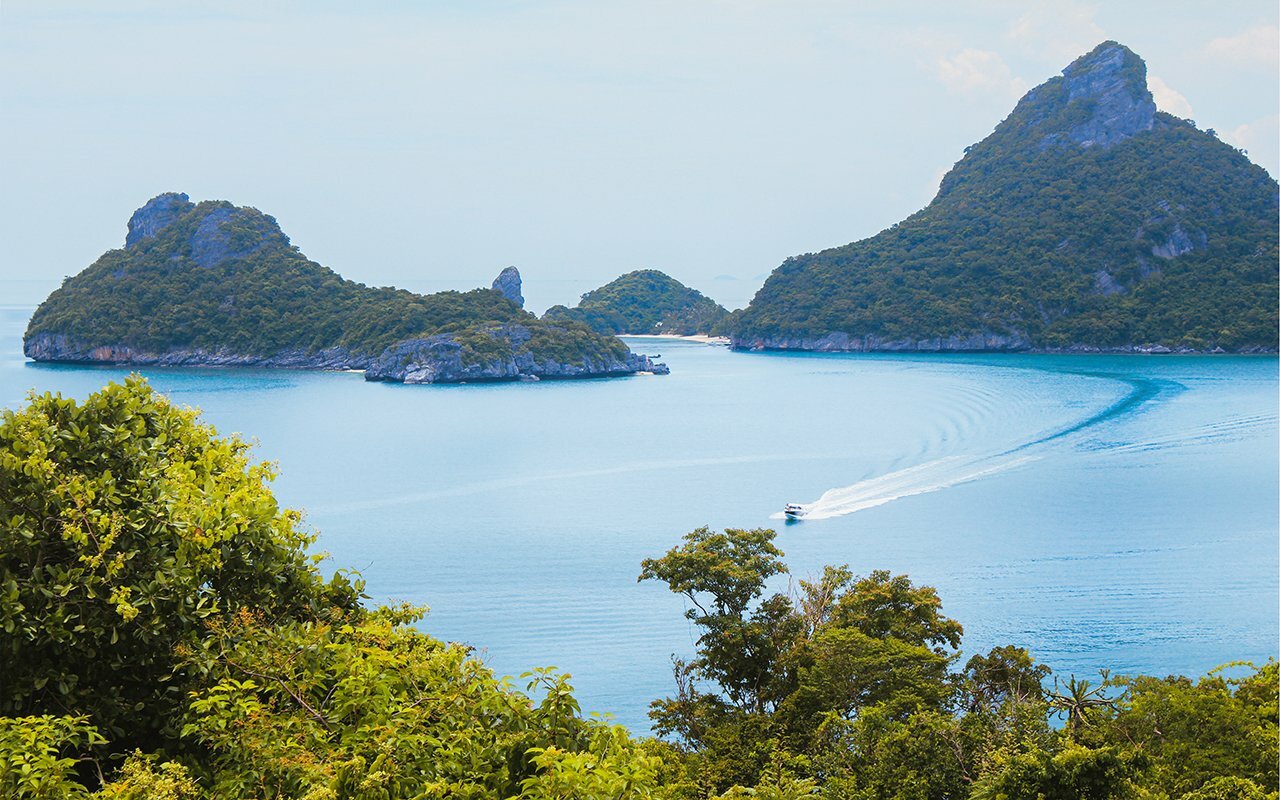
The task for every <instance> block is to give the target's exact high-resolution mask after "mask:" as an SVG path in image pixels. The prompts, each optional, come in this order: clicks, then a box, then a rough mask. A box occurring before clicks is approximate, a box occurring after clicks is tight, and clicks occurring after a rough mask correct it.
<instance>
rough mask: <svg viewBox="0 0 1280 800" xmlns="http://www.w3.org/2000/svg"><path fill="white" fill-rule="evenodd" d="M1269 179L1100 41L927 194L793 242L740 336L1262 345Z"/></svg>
mask: <svg viewBox="0 0 1280 800" xmlns="http://www.w3.org/2000/svg"><path fill="white" fill-rule="evenodd" d="M1278 224H1280V220H1278V218H1277V185H1276V182H1275V180H1274V179H1273V178H1272V177H1271V176H1270V175H1268V174H1267V173H1266V171H1265V170H1263V169H1262V168H1261V167H1258V166H1256V165H1254V164H1253V163H1251V162H1250V161H1249V160H1248V158H1246V157H1245V156H1244V155H1243V154H1242V153H1241V152H1239V151H1237V150H1236V149H1235V148H1233V147H1231V146H1230V145H1227V144H1225V143H1223V142H1222V141H1220V140H1219V139H1218V138H1217V137H1216V135H1215V134H1214V133H1213V131H1201V130H1198V129H1197V128H1196V127H1195V125H1194V124H1193V123H1192V122H1190V121H1188V120H1183V119H1178V118H1176V117H1173V116H1170V115H1169V114H1165V113H1162V112H1159V111H1157V110H1156V107H1155V103H1154V102H1153V100H1152V97H1151V93H1150V91H1149V90H1148V88H1147V84H1146V65H1145V64H1144V63H1143V62H1142V60H1141V59H1140V58H1138V56H1137V55H1135V54H1134V53H1133V52H1131V51H1130V50H1128V49H1127V48H1125V47H1123V46H1122V45H1119V44H1117V43H1115V42H1106V43H1104V44H1102V45H1099V46H1098V47H1097V48H1096V49H1095V50H1093V51H1092V52H1090V53H1089V54H1087V55H1085V56H1082V57H1081V58H1079V59H1078V60H1076V61H1075V62H1073V63H1072V64H1071V65H1070V66H1068V67H1067V68H1066V70H1064V72H1063V75H1062V76H1060V77H1056V78H1053V79H1051V80H1049V81H1048V82H1046V83H1044V84H1043V85H1041V86H1038V87H1036V88H1035V89H1033V90H1032V91H1030V92H1029V93H1028V94H1027V95H1026V96H1025V97H1024V98H1022V100H1021V101H1020V102H1019V103H1018V105H1017V107H1016V108H1015V109H1014V111H1013V113H1012V114H1010V115H1009V117H1008V118H1006V119H1005V120H1004V121H1003V122H1001V123H1000V124H999V125H998V126H997V127H996V129H995V131H994V132H993V133H992V134H991V135H990V136H988V137H987V138H985V139H983V140H982V141H981V142H979V143H977V144H975V145H973V146H972V147H970V148H967V149H966V152H965V156H964V158H963V159H961V160H960V162H959V163H957V164H956V165H955V167H954V168H953V169H952V170H951V171H950V172H949V173H947V175H946V176H945V177H944V178H943V180H942V184H941V188H940V189H939V191H938V195H937V197H936V198H935V199H934V200H933V202H932V203H930V204H929V205H928V206H927V207H926V208H924V209H923V210H921V211H920V212H918V213H916V214H914V215H912V216H910V217H908V218H907V219H905V220H903V221H902V222H900V223H898V224H895V225H893V226H892V227H891V228H889V229H888V230H885V231H882V232H881V233H879V234H877V235H875V236H873V237H871V238H869V239H865V240H862V241H859V242H855V243H853V244H849V245H845V246H843V247H836V248H833V249H830V250H824V251H822V252H819V253H811V254H806V255H802V256H797V257H794V258H791V259H788V260H787V261H786V262H785V263H784V264H782V266H780V267H778V269H776V270H775V271H774V272H773V274H772V275H771V276H770V277H769V279H768V281H767V282H766V283H765V285H764V287H763V288H761V290H760V291H759V293H758V294H757V295H756V297H755V299H754V300H753V301H752V302H751V304H750V306H749V307H748V308H747V309H746V310H745V311H744V312H743V313H741V314H740V315H737V316H736V317H735V318H734V319H733V320H732V321H731V324H730V327H731V330H732V336H733V339H734V343H735V345H736V346H739V347H764V348H782V349H792V348H794V349H818V350H826V349H829V350H882V349H883V350H984V349H1027V348H1032V349H1059V348H1062V349H1076V350H1086V351H1087V350H1093V349H1104V350H1106V349H1114V350H1130V349H1135V348H1139V347H1141V348H1143V349H1150V347H1152V346H1154V347H1156V348H1157V349H1162V348H1169V349H1179V348H1183V349H1194V350H1200V351H1211V350H1215V349H1217V348H1221V349H1223V350H1228V351H1246V352H1249V351H1259V350H1269V351H1274V349H1275V347H1276V340H1277V300H1276V298H1277V258H1278V251H1277V226H1278Z"/></svg>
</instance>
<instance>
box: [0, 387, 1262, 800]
mask: <svg viewBox="0 0 1280 800" xmlns="http://www.w3.org/2000/svg"><path fill="white" fill-rule="evenodd" d="M271 477H272V473H271V470H270V468H269V467H268V466H266V465H262V464H256V463H254V462H253V461H251V460H250V458H249V452H248V448H247V446H246V445H245V444H244V443H243V442H241V441H239V440H238V439H236V438H224V437H220V436H218V435H217V433H216V432H215V431H214V430H213V429H212V428H211V427H209V426H208V425H205V424H202V423H201V422H200V421H199V420H198V418H197V417H196V414H195V412H193V411H189V410H183V409H178V408H175V407H174V406H173V405H171V404H170V403H169V402H168V401H167V400H166V399H165V398H164V397H162V396H160V395H158V394H156V393H155V392H153V391H152V390H151V389H150V387H149V386H148V385H147V384H146V383H145V382H144V381H143V380H142V379H140V378H130V379H129V380H128V381H126V383H125V384H124V385H123V386H121V385H114V384H113V385H109V386H108V387H107V388H105V389H104V390H102V391H101V392H99V393H97V394H94V395H92V396H90V397H89V398H88V399H87V400H86V401H85V402H84V403H76V402H75V401H72V400H66V399H63V398H61V397H57V396H53V395H43V396H39V397H33V398H32V399H31V401H30V403H29V404H28V406H27V407H26V408H25V409H22V410H19V411H5V412H4V413H3V416H2V417H0V596H2V597H3V603H0V630H2V631H3V634H2V635H0V675H3V676H4V680H3V682H0V796H3V797H5V798H15V800H37V799H39V800H57V799H60V798H82V797H86V796H90V793H92V796H93V797H96V798H99V799H100V800H143V799H144V798H146V799H148V800H150V799H152V798H165V799H166V800H212V799H213V798H264V799H266V798H306V799H307V800H388V799H390V798H472V799H473V800H503V799H504V798H528V799H529V800H535V799H536V800H550V799H551V798H556V799H557V800H601V799H602V798H613V799H615V800H703V799H706V800H745V798H749V797H756V798H771V799H772V800H802V798H815V797H821V798H829V799H830V800H880V799H882V798H883V799H885V800H887V799H888V798H908V800H911V799H914V798H919V800H927V799H928V798H956V799H957V800H964V798H973V799H974V800H984V799H986V798H991V799H992V800H996V799H997V798H1037V797H1039V798H1062V799H1063V800H1066V799H1067V798H1072V799H1073V800H1074V798H1089V799H1090V800H1121V799H1122V798H1145V799H1146V800H1223V798H1232V799H1234V800H1267V799H1268V798H1269V799H1270V800H1274V799H1275V797H1276V791H1277V782H1278V781H1280V778H1278V777H1277V762H1278V761H1280V749H1278V742H1280V739H1278V737H1277V704H1278V700H1280V688H1278V685H1280V676H1278V674H1277V664H1276V662H1274V661H1272V662H1269V663H1268V664H1266V665H1264V666H1262V667H1260V668H1258V667H1253V666H1249V665H1233V666H1231V667H1230V668H1229V669H1227V670H1223V671H1214V672H1213V673H1211V674H1209V675H1208V676H1206V677H1203V678H1201V679H1199V680H1196V681H1192V680H1188V679H1186V678H1180V677H1169V678H1153V677H1123V678H1122V677H1111V676H1106V675H1104V676H1103V680H1102V681H1100V682H1099V683H1097V684H1093V683H1090V682H1088V681H1083V680H1077V679H1075V678H1068V679H1066V680H1054V681H1053V682H1052V684H1050V683H1047V682H1046V678H1047V677H1048V676H1049V674H1050V672H1049V669H1048V667H1046V666H1045V665H1042V664H1039V663H1037V662H1035V661H1034V659H1033V658H1032V657H1031V655H1030V654H1029V653H1027V652H1026V651H1025V650H1022V649H1019V648H1017V647H1012V646H1005V647H997V648H994V649H992V650H991V651H989V652H988V653H986V654H985V655H976V656H973V657H971V658H969V659H968V660H967V661H964V662H963V664H961V654H960V651H959V649H958V648H959V646H960V643H961V636H962V633H963V630H962V628H961V626H960V624H959V623H958V622H956V621H955V620H953V619H950V618H949V617H947V616H946V615H945V614H944V613H943V609H942V603H941V600H940V598H939V597H938V594H937V592H936V591H935V590H934V589H933V588H932V587H928V586H916V585H915V584H913V583H912V582H911V581H910V580H909V579H908V578H907V577H906V576H905V575H897V576H895V575H892V574H890V573H888V572H880V571H875V572H871V573H870V574H868V575H865V576H862V577H856V576H854V575H853V574H852V573H851V572H850V570H849V569H848V568H847V567H843V566H839V567H827V568H826V569H825V571H824V572H823V574H822V575H821V577H819V578H815V579H812V580H808V581H803V580H802V581H799V582H798V584H797V588H796V589H795V590H794V591H792V592H790V593H786V594H774V595H766V592H765V586H766V583H767V582H768V581H769V580H770V579H771V578H776V577H778V576H779V575H781V574H783V573H786V571H787V568H786V565H785V563H784V561H783V553H782V552H781V551H780V550H779V549H778V548H777V547H776V545H775V544H774V532H773V531H770V530H733V529H730V530H726V531H724V532H713V531H711V530H708V529H706V528H703V529H699V530H696V531H694V532H692V533H690V534H688V535H687V536H686V537H685V538H684V541H683V542H682V543H680V544H679V545H678V546H676V547H674V548H672V549H671V550H670V551H669V552H668V553H666V554H665V555H663V556H661V557H658V558H654V559H647V560H645V561H644V563H643V564H642V572H641V579H642V580H657V581H660V582H663V583H666V584H667V585H668V586H669V587H670V588H671V590H672V591H674V592H677V593H679V594H681V595H683V596H684V597H685V598H687V600H688V603H689V605H688V608H689V610H688V612H687V616H688V618H689V620H690V622H691V623H692V624H693V625H694V626H695V627H696V629H697V630H698V631H699V632H700V636H699V638H698V642H697V653H696V656H695V657H694V658H693V659H691V660H689V661H677V662H676V670H675V672H676V687H675V689H676V692H675V695H674V696H672V697H669V698H665V699H662V700H659V701H657V702H655V703H654V704H653V713H652V715H651V716H652V718H653V719H654V721H655V723H656V725H655V727H656V730H657V732H658V733H659V735H661V736H663V737H664V738H665V741H663V740H656V739H638V738H636V737H633V736H632V735H631V734H629V733H628V732H626V731H625V730H623V729H621V728H619V727H615V726H610V725H608V724H607V723H604V722H601V721H597V720H593V719H590V718H584V717H583V713H582V710H581V709H580V708H579V706H578V703H577V701H576V700H575V699H574V697H573V693H572V688H571V687H570V685H569V683H568V676H566V675H561V674H558V673H556V672H554V671H551V670H545V669H543V670H539V669H535V670H533V671H532V672H530V673H528V674H526V675H525V676H523V679H524V682H525V685H526V689H527V693H526V692H522V691H518V690H517V689H515V688H514V687H513V686H512V685H511V683H510V682H509V681H507V680H499V679H497V678H496V677H495V676H494V675H493V674H492V673H491V672H490V671H489V670H488V669H487V668H485V667H484V665H483V664H482V663H481V662H480V661H479V660H477V659H476V658H475V657H474V656H473V655H472V654H471V652H470V650H469V648H467V647H464V646H461V645H457V644H450V643H446V642H442V641H439V640H437V639H434V638H432V637H430V636H428V635H427V634H425V633H422V632H421V631H419V630H418V629H417V628H416V627H415V623H417V622H418V621H419V620H420V619H421V617H422V611H421V610H420V609H414V608H409V607H377V608H368V607H367V606H365V605H363V604H362V603H361V600H362V599H364V598H363V597H362V584H361V582H360V581H359V580H358V579H356V578H355V576H352V575H350V574H348V573H338V574H336V575H334V576H332V577H330V578H327V579H326V578H323V577H321V576H320V575H319V573H318V572H317V568H316V567H317V559H316V558H314V557H311V556H309V555H307V554H306V552H305V549H306V547H307V546H308V545H309V544H310V543H311V542H312V536H311V535H310V534H308V533H307V532H306V531H305V530H303V529H302V528H301V526H300V517H299V515H298V514H297V513H296V512H293V511H289V510H285V509H281V508H280V507H279V506H278V505H277V503H276V501H275V498H274V497H273V496H272V493H271V491H270V489H269V488H268V485H267V484H268V482H269V481H270V479H271ZM1055 718H1057V719H1060V720H1061V725H1054V724H1051V723H1052V721H1053V720H1054V719H1055Z"/></svg>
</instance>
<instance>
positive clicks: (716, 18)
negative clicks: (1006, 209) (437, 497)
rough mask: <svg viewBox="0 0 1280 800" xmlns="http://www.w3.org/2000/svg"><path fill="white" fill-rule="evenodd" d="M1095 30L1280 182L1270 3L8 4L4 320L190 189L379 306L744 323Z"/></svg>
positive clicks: (3, 116)
mask: <svg viewBox="0 0 1280 800" xmlns="http://www.w3.org/2000/svg"><path fill="white" fill-rule="evenodd" d="M108 6H109V7H108ZM1106 39H1115V40H1117V41H1119V42H1121V43H1123V44H1125V45H1127V46H1129V47H1130V48H1132V49H1133V50H1134V51H1135V52H1137V53H1138V54H1139V55H1140V56H1142V57H1143V58H1144V59H1145V60H1146V62H1147V65H1148V74H1149V82H1150V85H1151V88H1152V91H1153V93H1154V95H1155V98H1156V103H1157V105H1158V106H1159V107H1160V108H1161V109H1162V110H1164V111H1168V112H1170V113H1172V114H1176V115H1177V116H1180V117H1186V118H1190V119H1194V120H1195V121H1196V123H1197V124H1198V125H1199V126H1200V127H1201V128H1214V129H1215V130H1216V131H1217V132H1218V135H1219V136H1220V137H1221V138H1222V139H1224V140H1226V141H1228V142H1230V143H1232V144H1233V145H1235V146H1238V147H1242V148H1245V149H1246V150H1247V151H1248V153H1249V156H1250V158H1252V159H1253V160H1254V161H1255V162H1256V163H1258V164H1261V165H1262V166H1263V167H1265V168H1266V169H1267V170H1268V171H1269V172H1270V173H1271V174H1272V175H1273V176H1275V175H1277V174H1278V172H1280V6H1278V5H1277V3H1276V2H1275V0H1264V1H1262V2H1256V1H1255V0H1218V2H1214V3H1205V2H1203V1H1202V0H1200V1H1198V2H1182V1H1180V0H1162V1H1161V2H1124V3H1077V2H1072V1H1071V0H1064V1H1063V2H1034V1H1032V2H1028V1H1027V0H1018V1H1016V2H1013V1H1009V2H1005V1H1003V0H1001V1H997V0H986V1H983V2H947V3H943V2H929V3H926V2H912V1H911V0H905V1H904V0H897V1H896V2H872V1H870V0H868V1H867V2H860V1H858V0H842V1H840V2H836V1H835V0H676V1H673V2H667V1H666V0H645V2H601V0H565V1H564V2H520V1H519V0H506V1H505V2H499V1H497V0H469V1H467V2H462V0H459V1H458V2H425V1H424V2H409V1H408V0H400V1H395V0H388V1H387V2H354V1H351V2H338V1H337V0H306V1H305V2H304V1H303V0H298V1H297V2H288V1H286V0H279V1H277V2H269V3H264V2H261V0H252V1H251V2H242V1H241V0H221V1H220V2H218V3H209V2H187V3H182V2H173V0H163V1H160V0H155V1H152V0H114V1H113V2H112V3H110V4H105V3H101V2H98V1H97V0H81V2H60V1H59V0H0V187H3V189H2V190H0V204H2V206H0V245H2V246H3V250H2V251H0V305H23V304H31V305H34V304H36V303H38V302H39V301H40V300H42V299H43V298H44V297H45V296H46V295H47V294H48V292H49V291H51V290H52V289H54V288H56V286H57V285H58V283H59V282H60V281H61V280H62V279H63V277H64V276H67V275H73V274H75V273H76V272H78V271H80V270H81V269H83V268H84V267H86V266H88V265H89V264H90V263H92V262H93V260H94V259H96V258H97V257H98V256H99V255H101V254H102V253H103V252H104V251H106V250H107V249H110V248H113V247H120V246H122V245H123V242H124V236H125V225H126V223H127V221H128V219H129V215H130V214H131V213H132V212H133V210H134V209H135V208H137V207H138V206H140V205H142V204H143V203H144V202H146V200H147V199H149V198H150V197H153V196H154V195H156V194H159V193H161V192H165V191H180V192H186V193H188V194H189V195H190V196H191V198H192V199H193V200H197V201H198V200H206V199H223V200H230V201H232V202H233V203H235V204H237V205H248V206H253V207H256V208H259V209H261V210H263V211H265V212H266V213H268V214H272V215H273V216H275V217H276V218H277V219H278V220H279V222H280V224H281V226H282V227H283V229H284V231H285V233H287V234H288V235H289V236H290V237H291V238H292V240H293V243H294V244H295V245H297V246H299V247H300V248H301V249H302V251H303V252H304V253H305V254H306V255H308V256H309V257H310V258H312V259H313V260H315V261H318V262H320V263H322V264H324V265H326V266H328V267H331V268H333V269H335V270H337V271H338V272H339V273H341V274H342V275H344V276H345V277H348V278H351V279H353V280H358V281H361V282H363V283H367V284H371V285H395V286H401V287H405V288H409V289H413V290H417V291H439V290H441V289H449V288H454V289H470V288H474V287H476V286H488V285H489V283H490V281H491V280H492V279H493V277H494V276H495V275H496V274H497V273H498V272H499V271H500V270H501V269H502V268H503V267H505V266H507V265H509V264H513V265H515V266H517V267H519V268H520V271H521V273H522V275H523V276H524V280H525V292H524V293H525V297H526V298H527V305H528V307H529V308H530V309H531V310H534V311H541V310H543V309H545V308H546V307H547V306H550V305H553V304H555V303H565V304H568V305H572V304H574V303H575V302H576V301H577V298H578V296H579V295H581V294H582V293H583V292H585V291H587V290H589V289H592V288H594V287H596V286H598V285H600V284H603V283H605V282H607V281H609V280H611V279H612V278H614V277H616V276H618V275H620V274H622V273H624V272H627V271H630V270H633V269H641V268H654V269H661V270H663V271H665V272H667V273H669V274H670V275H672V276H673V277H675V278H677V279H679V280H681V281H683V282H685V283H687V284H689V285H691V286H693V287H695V288H697V289H699V290H701V291H702V292H704V293H705V294H708V295H709V296H711V297H713V298H715V299H716V300H718V301H720V302H722V303H724V304H725V305H727V306H729V307H731V308H733V307H740V306H743V305H745V304H746V303H747V302H748V301H749V300H750V299H751V296H752V295H753V294H754V293H755V291H756V289H758V288H759V286H760V284H761V283H762V282H763V281H764V278H765V277H766V276H767V275H768V274H769V272H770V271H771V270H773V269H774V268H775V267H776V266H777V265H778V264H780V263H781V262H782V261H783V260H784V259H785V258H787V257H788V256H791V255H795V254H799V253H805V252H812V251H816V250H821V249H824V248H827V247H832V246H837V245H841V244H845V243H847V242H850V241H854V240H857V239H861V238H864V237H866V236H869V235H872V234H874V233H876V232H878V231H880V230H882V229H883V228H886V227H888V226H889V225H892V224H893V223H894V222H897V221H898V220H900V219H902V218H903V217H905V216H907V215H908V214H910V213H912V212H914V211H916V210H918V209H919V208H921V207H923V206H924V205H925V204H927V203H928V202H929V200H930V199H931V198H932V197H933V194H934V193H935V191H936V189H937V186H938V182H939V180H940V179H941V177H942V175H943V174H944V173H945V172H946V170H948V169H949V168H950V167H951V165H952V164H953V163H955V161H957V160H958V159H959V158H960V157H961V156H962V155H963V151H964V148H965V147H966V146H967V145H969V144H972V143H974V142H976V141H978V140H980V139H982V138H983V137H984V136H986V135H987V134H988V133H990V132H991V130H992V129H993V128H994V127H995V125H996V124H997V123H998V122H999V121H1000V120H1001V119H1003V118H1004V117H1005V116H1006V115H1007V114H1008V113H1009V111H1010V110H1012V108H1013V106H1014V104H1015V103H1016V102H1017V100H1018V98H1019V97H1020V96H1021V95H1022V94H1023V93H1024V92H1026V91H1027V90H1028V89H1029V88H1031V87H1033V86H1035V85H1037V84H1039V83H1042V82H1043V81H1045V80H1047V79H1049V78H1050V77H1052V76H1054V75H1057V74H1058V73H1060V72H1061V70H1062V68H1063V67H1065V66H1066V65H1067V64H1068V63H1069V62H1070V61H1071V60H1072V59H1074V58H1075V57H1077V56H1079V55H1081V54H1083V53H1085V52H1087V51H1088V50H1090V49H1091V48H1092V47H1093V46H1095V45H1096V44H1098V43H1099V42H1101V41H1104V40H1106Z"/></svg>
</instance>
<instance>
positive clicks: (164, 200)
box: [124, 192, 195, 247]
mask: <svg viewBox="0 0 1280 800" xmlns="http://www.w3.org/2000/svg"><path fill="white" fill-rule="evenodd" d="M193 208H195V204H194V203H192V202H191V198H190V197H187V196H186V195H185V194H182V193H180V192H165V193H164V194H160V195H156V196H155V197H153V198H151V199H150V200H148V201H147V203H146V205H144V206H143V207H142V208H140V209H138V210H137V211H135V212H133V216H132V217H130V218H129V232H128V233H127V234H126V235H125V237H124V246H125V247H133V246H134V245H135V244H137V243H138V242H141V241H142V240H143V239H151V238H153V237H155V235H156V234H157V233H159V232H160V231H162V230H164V229H165V228H167V227H169V226H170V225H171V224H173V222H174V220H176V219H177V218H178V217H180V216H182V215H183V214H185V213H187V212H188V211H190V210H191V209H193Z"/></svg>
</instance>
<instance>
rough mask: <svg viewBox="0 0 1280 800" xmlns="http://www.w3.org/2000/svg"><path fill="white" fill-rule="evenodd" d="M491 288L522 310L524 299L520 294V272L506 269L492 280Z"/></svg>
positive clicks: (514, 269) (513, 268) (512, 268)
mask: <svg viewBox="0 0 1280 800" xmlns="http://www.w3.org/2000/svg"><path fill="white" fill-rule="evenodd" d="M493 288H494V289H496V290H497V291H499V292H502V296H503V297H505V298H507V299H508V300H510V301H511V302H513V303H515V304H516V305H518V306H520V307H521V308H524V297H523V296H522V295H521V294H520V270H518V269H516V268H515V267H507V268H506V269H504V270H503V271H502V272H499V273H498V277H496V278H494V279H493Z"/></svg>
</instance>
